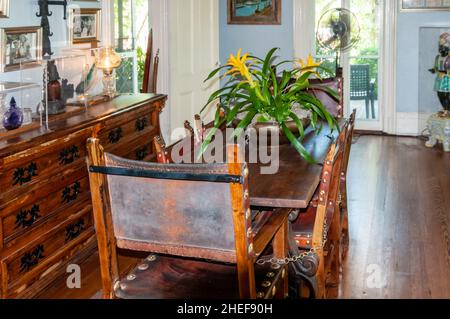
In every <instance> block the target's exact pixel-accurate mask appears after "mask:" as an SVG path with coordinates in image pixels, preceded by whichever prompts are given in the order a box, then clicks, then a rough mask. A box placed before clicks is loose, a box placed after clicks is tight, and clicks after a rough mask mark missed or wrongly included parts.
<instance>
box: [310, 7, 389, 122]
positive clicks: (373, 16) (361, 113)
mask: <svg viewBox="0 0 450 319" xmlns="http://www.w3.org/2000/svg"><path fill="white" fill-rule="evenodd" d="M382 1H383V0H316V1H315V4H316V7H315V11H316V26H317V23H318V22H319V20H320V18H321V17H322V15H323V14H324V13H325V12H326V11H327V10H329V9H333V8H339V7H341V8H346V9H349V10H350V11H351V12H353V13H354V14H355V16H356V19H357V20H358V23H359V26H360V30H361V31H360V40H359V42H358V43H357V44H356V45H355V46H354V47H353V48H352V49H351V50H349V51H347V52H343V53H342V55H341V58H340V65H341V66H342V68H343V71H344V88H345V104H344V106H345V112H346V115H349V114H350V113H351V111H352V110H353V109H356V110H357V119H358V122H357V126H358V128H359V129H367V130H381V118H382V117H381V111H382V109H381V107H380V103H379V100H380V99H379V97H380V94H381V93H382V92H381V91H380V85H379V83H380V79H382V77H381V74H380V70H381V68H380V43H381V30H382ZM316 58H317V59H319V60H322V61H323V62H324V64H325V65H326V66H327V67H329V68H331V69H334V65H335V59H336V58H335V55H334V53H332V52H327V51H326V50H324V49H323V48H322V47H320V46H319V45H318V44H316Z"/></svg>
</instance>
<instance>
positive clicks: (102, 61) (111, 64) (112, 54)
mask: <svg viewBox="0 0 450 319" xmlns="http://www.w3.org/2000/svg"><path fill="white" fill-rule="evenodd" d="M96 62H97V63H96V64H97V68H99V69H101V70H103V71H104V72H105V73H112V71H113V70H114V69H116V68H118V67H119V66H120V63H121V62H122V58H121V57H120V55H118V54H117V53H116V51H115V50H114V49H113V48H111V47H106V48H101V49H100V50H99V53H98V56H97V61H96Z"/></svg>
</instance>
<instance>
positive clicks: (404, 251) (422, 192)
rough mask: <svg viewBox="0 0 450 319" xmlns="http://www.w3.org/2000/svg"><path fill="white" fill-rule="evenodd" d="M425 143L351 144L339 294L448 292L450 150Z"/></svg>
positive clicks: (369, 139) (365, 140) (372, 140)
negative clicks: (347, 233) (345, 242)
mask: <svg viewBox="0 0 450 319" xmlns="http://www.w3.org/2000/svg"><path fill="white" fill-rule="evenodd" d="M423 143H424V142H423V141H422V140H420V139H416V138H404V137H402V138H398V137H385V136H383V137H380V136H362V137H360V138H359V139H357V143H355V144H354V146H353V149H352V154H351V159H350V168H349V214H350V235H351V247H350V250H349V255H348V258H347V260H346V261H345V263H344V266H343V276H342V283H341V291H340V297H341V298H450V262H449V258H450V243H449V236H448V233H449V226H448V225H449V221H450V202H449V196H448V194H449V193H450V154H445V153H444V152H443V151H442V150H440V149H438V148H435V149H427V148H425V147H424V146H423Z"/></svg>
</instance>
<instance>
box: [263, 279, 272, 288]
mask: <svg viewBox="0 0 450 319" xmlns="http://www.w3.org/2000/svg"><path fill="white" fill-rule="evenodd" d="M271 285H272V283H271V282H270V281H267V280H266V281H263V282H262V283H261V286H262V287H263V288H269V287H270V286H271Z"/></svg>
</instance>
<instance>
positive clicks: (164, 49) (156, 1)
mask: <svg viewBox="0 0 450 319" xmlns="http://www.w3.org/2000/svg"><path fill="white" fill-rule="evenodd" d="M149 1H150V5H149V8H150V12H149V18H150V21H151V25H152V29H153V48H154V49H155V52H156V50H158V49H159V50H160V51H159V71H158V83H157V87H158V93H161V94H167V95H168V96H169V99H168V100H167V102H166V106H165V108H164V110H163V112H162V114H161V115H160V126H161V133H162V134H163V137H164V139H165V140H166V141H170V135H171V132H170V109H171V107H170V58H169V1H167V0H149Z"/></svg>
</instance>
